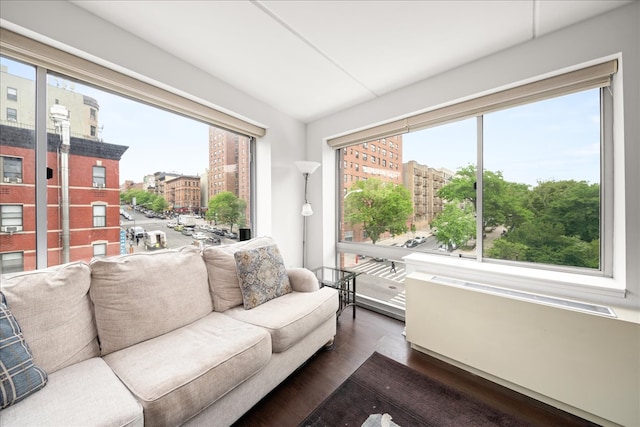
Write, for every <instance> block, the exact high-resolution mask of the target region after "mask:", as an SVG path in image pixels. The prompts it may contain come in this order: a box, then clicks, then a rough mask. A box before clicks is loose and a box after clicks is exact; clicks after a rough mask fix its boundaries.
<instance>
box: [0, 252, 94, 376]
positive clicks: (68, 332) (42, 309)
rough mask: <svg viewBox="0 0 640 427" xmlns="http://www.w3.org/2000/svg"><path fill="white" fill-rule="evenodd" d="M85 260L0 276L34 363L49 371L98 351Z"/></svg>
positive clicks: (90, 356)
mask: <svg viewBox="0 0 640 427" xmlns="http://www.w3.org/2000/svg"><path fill="white" fill-rule="evenodd" d="M90 283H91V271H90V270H89V266H88V265H87V264H86V263H84V262H74V263H70V264H65V265H60V266H56V267H50V268H45V269H41V270H35V271H28V272H21V273H12V274H7V275H3V276H2V292H3V293H4V294H5V296H6V298H7V305H8V306H9V307H10V309H11V313H13V315H14V316H15V318H16V320H17V321H18V323H19V324H20V327H21V328H22V333H23V334H24V338H25V340H26V341H27V342H28V343H29V348H30V349H31V352H32V353H33V359H34V362H35V364H36V365H37V366H39V367H41V368H42V369H44V370H45V371H46V372H47V373H48V374H51V373H53V372H55V371H57V370H58V369H62V368H64V367H65V366H69V365H72V364H74V363H77V362H80V361H83V360H87V359H90V358H92V357H96V356H99V355H100V350H99V348H98V340H97V330H96V326H95V320H94V317H93V310H92V307H91V300H90V299H89V285H90Z"/></svg>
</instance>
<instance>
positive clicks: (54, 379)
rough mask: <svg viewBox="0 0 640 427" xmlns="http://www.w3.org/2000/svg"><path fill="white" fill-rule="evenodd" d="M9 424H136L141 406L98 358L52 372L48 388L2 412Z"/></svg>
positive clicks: (137, 426) (140, 417)
mask: <svg viewBox="0 0 640 427" xmlns="http://www.w3.org/2000/svg"><path fill="white" fill-rule="evenodd" d="M0 419H1V420H2V422H1V423H0V424H2V425H3V426H4V425H7V426H18V425H19V426H38V427H40V426H69V427H71V426H82V427H84V426H98V425H101V426H132V427H133V426H135V427H142V426H143V424H144V420H143V413H142V406H141V405H140V403H138V401H137V400H136V399H135V398H134V397H133V396H132V395H131V393H129V391H128V390H127V388H126V387H125V386H124V384H122V383H121V382H120V380H118V378H117V377H116V375H115V374H114V373H113V371H112V370H111V369H110V368H109V366H107V364H106V363H105V362H104V360H102V359H100V358H99V357H94V358H92V359H88V360H85V361H83V362H79V363H76V364H75V365H71V366H69V367H66V368H64V369H60V370H58V371H56V372H54V373H53V374H51V375H49V382H48V384H47V386H46V387H45V388H43V389H42V390H40V391H39V392H38V393H35V394H34V395H33V396H31V397H29V398H28V399H25V400H23V401H21V402H19V403H17V404H16V405H13V406H10V407H9V408H7V409H5V410H3V411H2V413H0Z"/></svg>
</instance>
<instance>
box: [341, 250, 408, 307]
mask: <svg viewBox="0 0 640 427" xmlns="http://www.w3.org/2000/svg"><path fill="white" fill-rule="evenodd" d="M395 265H396V271H395V272H393V271H391V261H388V260H385V261H374V260H373V259H372V258H368V257H367V258H365V259H364V260H361V261H359V262H358V264H355V265H353V266H351V267H349V268H348V270H350V271H355V272H356V273H359V275H358V277H357V279H356V284H357V289H356V291H357V293H358V294H362V295H366V296H368V297H370V298H375V299H378V300H380V301H384V302H387V303H389V304H392V305H395V306H397V307H400V308H403V309H404V307H405V293H404V277H405V275H406V273H405V268H404V263H402V262H397V261H396V262H395Z"/></svg>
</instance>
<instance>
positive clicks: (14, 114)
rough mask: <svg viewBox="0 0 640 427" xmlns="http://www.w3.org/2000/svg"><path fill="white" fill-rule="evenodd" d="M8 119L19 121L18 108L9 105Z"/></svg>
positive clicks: (9, 120)
mask: <svg viewBox="0 0 640 427" xmlns="http://www.w3.org/2000/svg"><path fill="white" fill-rule="evenodd" d="M7 121H8V122H17V121H18V110H17V109H16V108H11V107H7Z"/></svg>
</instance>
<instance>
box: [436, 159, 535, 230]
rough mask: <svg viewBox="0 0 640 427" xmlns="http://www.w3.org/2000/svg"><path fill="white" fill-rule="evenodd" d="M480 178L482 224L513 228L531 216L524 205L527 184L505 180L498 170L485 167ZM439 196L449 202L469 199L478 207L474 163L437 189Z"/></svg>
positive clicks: (474, 206)
mask: <svg viewBox="0 0 640 427" xmlns="http://www.w3.org/2000/svg"><path fill="white" fill-rule="evenodd" d="M482 181H483V187H484V191H483V193H482V196H483V206H482V212H483V216H482V224H483V227H495V226H498V225H506V226H507V227H509V228H514V227H515V226H517V225H518V224H520V223H523V222H525V221H527V219H528V218H530V217H531V213H530V212H529V211H528V210H527V209H526V208H525V206H524V201H525V200H526V198H527V193H528V191H529V190H528V186H527V185H526V184H517V183H513V182H509V181H505V180H504V177H503V176H502V172H500V171H498V172H493V171H484V173H483V175H482ZM438 197H440V198H442V199H444V200H447V201H449V202H453V201H459V202H469V203H471V204H472V206H473V208H474V210H477V195H476V167H475V166H474V165H469V166H466V167H463V168H460V169H458V172H457V173H456V176H455V177H454V178H453V179H452V180H451V182H449V183H448V184H447V185H445V186H444V187H442V188H441V189H440V190H438Z"/></svg>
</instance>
